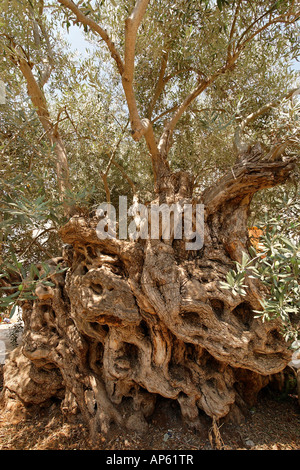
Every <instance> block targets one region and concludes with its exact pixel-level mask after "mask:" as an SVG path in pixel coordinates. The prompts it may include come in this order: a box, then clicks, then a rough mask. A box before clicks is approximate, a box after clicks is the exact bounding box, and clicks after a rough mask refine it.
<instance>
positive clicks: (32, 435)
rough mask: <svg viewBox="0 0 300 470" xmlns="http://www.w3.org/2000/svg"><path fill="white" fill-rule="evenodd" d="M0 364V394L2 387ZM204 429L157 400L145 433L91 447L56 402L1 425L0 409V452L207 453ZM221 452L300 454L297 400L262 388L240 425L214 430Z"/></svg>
mask: <svg viewBox="0 0 300 470" xmlns="http://www.w3.org/2000/svg"><path fill="white" fill-rule="evenodd" d="M2 368H3V366H0V390H1V387H2ZM202 423H203V430H202V431H201V432H200V433H198V434H195V433H194V432H193V431H191V430H188V429H187V428H186V427H185V426H183V424H182V420H181V417H180V413H179V409H178V408H177V406H176V405H175V404H174V403H173V404H172V403H170V402H169V401H167V400H164V399H161V400H160V402H159V404H158V407H157V410H156V412H155V414H154V415H153V416H152V418H151V420H149V431H148V432H147V434H146V435H143V436H141V435H137V434H136V433H133V432H128V431H124V430H120V429H117V428H113V429H112V430H111V432H110V434H109V435H108V436H106V437H105V436H103V435H99V439H98V442H96V443H92V442H91V441H90V439H89V436H88V433H87V430H86V429H85V427H84V426H83V424H82V423H81V422H80V419H78V418H76V419H75V420H74V422H73V423H70V422H67V420H65V419H64V418H63V417H62V415H61V413H60V409H59V404H58V403H57V402H52V403H50V404H49V405H48V407H47V408H45V409H43V410H40V411H35V412H34V413H33V414H32V416H30V417H29V418H28V419H26V420H23V421H21V422H19V423H15V424H12V423H9V422H6V421H5V420H4V418H3V416H2V417H1V409H0V450H96V449H99V450H194V451H195V450H210V449H213V448H214V447H212V445H211V441H210V439H209V435H210V428H211V421H210V420H209V419H208V418H207V417H206V416H203V417H202ZM219 431H220V434H221V438H222V441H223V442H222V448H223V449H225V450H300V407H299V404H298V400H297V396H296V395H293V394H287V395H284V394H280V393H278V392H274V391H271V390H270V389H268V388H266V389H264V390H263V391H262V392H261V394H260V396H259V400H258V402H257V405H256V406H255V407H254V408H252V409H251V410H249V416H247V417H246V419H245V422H244V423H242V424H240V425H233V424H230V423H223V424H221V426H220V428H219Z"/></svg>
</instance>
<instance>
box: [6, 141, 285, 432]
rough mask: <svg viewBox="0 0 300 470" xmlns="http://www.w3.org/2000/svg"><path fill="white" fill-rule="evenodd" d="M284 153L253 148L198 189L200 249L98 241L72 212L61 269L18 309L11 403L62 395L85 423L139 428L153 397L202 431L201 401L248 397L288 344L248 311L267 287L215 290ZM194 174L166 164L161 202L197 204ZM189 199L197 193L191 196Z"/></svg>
mask: <svg viewBox="0 0 300 470" xmlns="http://www.w3.org/2000/svg"><path fill="white" fill-rule="evenodd" d="M292 168H293V162H292V161H291V160H290V161H288V160H287V161H282V160H281V161H275V162H274V161H269V160H268V159H267V158H263V156H262V152H261V151H260V148H259V147H258V146H255V147H252V148H251V149H250V150H248V152H247V154H245V155H244V157H243V158H241V159H240V160H239V162H238V163H236V165H235V166H234V167H233V168H232V170H230V171H229V172H228V174H226V175H225V176H224V177H223V178H221V179H220V180H219V181H218V183H217V184H216V185H215V186H214V187H213V188H210V189H208V190H206V191H204V193H203V195H202V198H201V200H200V201H197V202H201V203H203V204H204V206H205V238H204V246H203V248H202V249H201V250H198V251H186V250H185V249H184V240H163V239H159V240H151V239H148V240H138V241H136V242H134V241H125V240H118V239H106V240H100V239H99V238H98V237H97V234H96V226H97V223H98V218H96V217H95V218H91V219H87V218H84V217H79V216H74V217H73V218H71V220H70V221H69V222H68V223H67V224H66V225H65V226H64V227H63V228H62V229H61V233H60V235H61V237H62V239H63V241H64V242H65V243H66V244H67V247H66V248H65V251H64V255H63V258H61V259H56V260H52V263H53V265H55V264H56V263H57V262H61V261H63V262H64V263H65V265H66V266H68V270H67V271H66V273H64V274H62V273H60V274H57V275H55V276H54V282H55V287H53V288H52V287H47V288H44V289H43V288H39V289H37V292H36V294H37V296H38V299H37V300H36V301H34V302H33V303H27V304H26V305H24V307H23V318H24V322H25V331H24V335H23V344H22V346H20V347H19V348H18V349H16V350H15V351H14V352H13V354H12V355H11V357H10V359H9V361H8V362H7V364H6V366H5V380H4V391H3V394H4V395H3V396H4V400H5V402H6V406H7V408H14V407H15V406H16V404H17V406H20V405H22V406H23V407H25V408H26V407H28V406H29V405H31V404H40V403H43V402H45V401H46V400H48V399H49V398H51V397H58V398H60V399H61V400H62V405H61V407H62V411H63V412H66V413H76V412H78V411H80V413H81V414H82V416H83V417H84V419H85V420H86V422H87V423H88V424H89V426H90V428H91V431H92V432H93V433H94V434H95V433H97V431H98V430H99V429H101V430H102V431H106V430H107V429H108V427H109V425H110V423H111V422H115V423H117V424H119V425H122V426H123V425H124V426H126V427H127V428H128V429H137V430H141V429H144V428H145V427H146V426H147V417H148V416H150V415H151V413H152V412H153V410H154V408H155V402H156V398H157V396H162V397H166V398H168V399H170V400H177V401H178V403H179V404H180V407H181V411H182V416H183V418H184V419H185V420H186V421H187V423H189V424H190V425H192V426H194V427H196V428H197V426H198V423H199V421H198V420H199V409H200V410H203V411H204V412H205V413H206V414H207V415H209V416H210V417H212V418H214V419H219V418H222V417H225V416H226V415H228V414H229V413H233V414H234V413H236V412H237V410H238V409H239V408H241V407H243V406H246V407H247V406H249V405H251V404H253V402H254V401H255V399H256V396H257V393H258V392H259V390H260V389H261V388H262V387H264V386H265V385H266V384H267V383H268V380H269V377H270V375H272V374H276V373H278V372H279V371H281V370H283V369H284V368H285V367H286V365H287V364H288V362H289V360H290V355H291V354H290V351H289V349H288V346H287V344H286V343H285V341H284V340H283V339H282V337H281V336H280V334H279V331H280V325H279V322H277V321H270V322H266V323H262V322H261V321H260V320H259V319H255V318H254V315H255V314H254V313H253V310H256V309H259V308H260V303H259V299H261V298H262V297H263V296H264V295H265V292H264V288H263V287H262V285H261V284H260V283H259V282H258V281H254V280H253V279H250V278H248V279H247V286H248V287H247V296H246V297H241V296H239V295H235V296H234V295H232V294H231V293H230V292H229V291H224V290H222V289H221V287H220V281H224V280H225V277H226V273H227V272H228V270H229V269H230V268H232V266H233V262H234V261H236V260H240V258H241V254H242V252H243V251H247V249H248V243H249V240H248V235H247V233H248V232H247V215H248V210H249V205H250V202H251V198H252V196H253V194H254V193H255V192H256V191H258V190H259V189H262V188H267V187H271V186H274V185H276V184H280V183H283V182H284V181H285V180H286V179H287V177H288V175H289V173H290V172H291V170H292ZM190 181H191V180H190V178H189V176H188V175H187V174H185V173H183V172H178V173H170V174H169V175H167V176H166V175H165V176H164V180H163V181H160V186H159V188H160V189H159V191H160V192H159V195H158V196H159V199H160V200H161V201H164V202H167V203H174V202H182V201H185V202H192V185H191V183H190ZM194 202H195V201H194Z"/></svg>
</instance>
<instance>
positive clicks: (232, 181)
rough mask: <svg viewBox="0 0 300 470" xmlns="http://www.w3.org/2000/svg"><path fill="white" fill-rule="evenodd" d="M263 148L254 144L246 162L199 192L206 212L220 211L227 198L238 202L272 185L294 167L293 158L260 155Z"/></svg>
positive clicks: (284, 179)
mask: <svg viewBox="0 0 300 470" xmlns="http://www.w3.org/2000/svg"><path fill="white" fill-rule="evenodd" d="M261 154H262V151H261V149H260V148H259V147H257V146H254V147H253V148H252V149H251V151H249V155H248V157H249V158H248V161H247V160H246V161H245V160H244V161H243V162H239V163H237V164H236V165H235V166H234V167H233V168H231V169H230V170H228V172H227V173H226V174H225V175H224V176H223V177H221V178H220V179H219V180H218V181H217V182H216V183H215V184H214V185H213V186H212V187H210V188H207V189H206V190H205V191H204V192H203V194H202V198H201V199H202V202H203V204H204V205H205V208H206V214H207V215H210V214H213V213H216V212H218V211H222V208H223V207H225V205H226V204H228V203H229V202H230V201H234V200H236V201H239V202H241V201H242V200H243V199H245V198H248V201H249V202H250V201H251V198H252V196H253V195H254V194H255V193H256V192H257V191H259V190H261V189H265V188H272V187H274V186H277V185H278V184H282V183H284V182H285V181H286V180H287V178H288V177H289V175H290V174H291V172H292V171H293V169H294V166H295V159H289V160H287V161H270V160H269V158H264V159H263V158H261Z"/></svg>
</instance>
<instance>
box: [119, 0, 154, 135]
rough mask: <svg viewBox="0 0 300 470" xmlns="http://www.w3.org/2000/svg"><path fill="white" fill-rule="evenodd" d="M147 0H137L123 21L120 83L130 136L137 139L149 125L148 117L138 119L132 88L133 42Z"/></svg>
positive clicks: (144, 132)
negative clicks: (123, 41)
mask: <svg viewBox="0 0 300 470" xmlns="http://www.w3.org/2000/svg"><path fill="white" fill-rule="evenodd" d="M148 3H149V0H138V1H137V2H136V5H135V7H134V9H133V12H132V13H131V15H130V16H129V17H128V18H127V19H126V21H125V64H124V73H123V74H122V84H123V89H124V92H125V96H126V101H127V105H128V109H129V114H130V122H131V129H132V137H133V139H134V140H136V141H138V140H140V139H141V137H142V136H143V135H144V134H146V132H147V131H148V128H149V126H150V121H149V120H148V119H142V120H141V119H140V116H139V112H138V109H137V103H136V97H135V92H134V89H133V77H134V57H135V44H136V37H137V31H138V28H139V25H140V23H141V21H142V18H143V16H144V14H145V11H146V8H147V6H148Z"/></svg>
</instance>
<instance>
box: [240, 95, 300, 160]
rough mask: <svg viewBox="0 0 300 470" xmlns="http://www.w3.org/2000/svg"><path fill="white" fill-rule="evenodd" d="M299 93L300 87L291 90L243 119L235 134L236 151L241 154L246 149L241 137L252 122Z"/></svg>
mask: <svg viewBox="0 0 300 470" xmlns="http://www.w3.org/2000/svg"><path fill="white" fill-rule="evenodd" d="M299 93H300V87H299V88H294V89H293V90H290V91H289V92H288V93H285V94H284V95H283V96H281V97H280V98H278V99H277V100H273V101H270V102H269V103H267V104H265V105H264V106H262V107H261V108H259V109H258V110H257V111H255V112H253V113H251V114H249V115H248V116H247V117H246V118H245V119H243V120H242V122H241V124H240V125H239V126H238V127H237V128H236V130H235V133H234V145H235V148H236V150H237V151H238V152H241V151H242V150H243V149H244V145H243V143H242V137H241V136H242V133H243V131H244V130H245V128H246V127H247V126H248V125H249V124H250V123H251V122H253V121H255V119H257V118H258V117H260V116H262V115H263V114H266V113H267V112H268V111H269V110H270V109H272V108H276V107H277V106H279V105H280V103H281V102H282V101H283V100H285V99H290V98H293V97H294V96H296V95H297V94H299Z"/></svg>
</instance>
